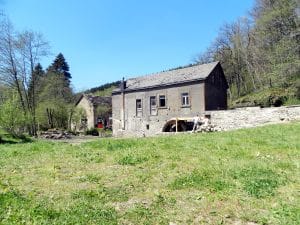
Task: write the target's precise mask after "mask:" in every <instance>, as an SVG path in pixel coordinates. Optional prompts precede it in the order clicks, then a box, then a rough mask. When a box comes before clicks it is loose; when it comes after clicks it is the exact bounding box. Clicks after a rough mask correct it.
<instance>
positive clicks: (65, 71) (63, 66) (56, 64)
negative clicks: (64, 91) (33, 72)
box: [48, 53, 72, 86]
mask: <svg viewBox="0 0 300 225" xmlns="http://www.w3.org/2000/svg"><path fill="white" fill-rule="evenodd" d="M69 70H70V68H69V65H68V63H67V61H66V59H65V57H64V55H63V54H62V53H59V54H58V55H57V56H56V58H55V60H54V61H53V63H52V64H51V65H50V66H49V68H48V72H52V73H56V74H61V75H63V77H64V79H65V81H66V85H67V86H69V85H70V83H71V81H70V80H71V78H72V76H71V73H70V71H69Z"/></svg>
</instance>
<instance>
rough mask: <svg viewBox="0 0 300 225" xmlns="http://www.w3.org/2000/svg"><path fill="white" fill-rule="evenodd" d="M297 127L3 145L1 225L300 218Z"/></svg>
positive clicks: (283, 220) (0, 156)
mask: <svg viewBox="0 0 300 225" xmlns="http://www.w3.org/2000/svg"><path fill="white" fill-rule="evenodd" d="M299 131H300V123H299V122H295V123H290V124H282V125H271V126H265V127H259V128H254V129H242V130H237V131H231V132H219V133H207V134H189V135H174V136H161V137H153V138H141V139H135V138H127V139H112V138H107V139H105V138H103V139H101V140H99V139H97V140H95V141H91V142H86V143H82V144H76V145H73V144H67V143H62V142H52V141H51V142H46V141H35V142H32V143H27V144H13V145H9V144H4V145H1V147H0V148H1V151H0V223H1V224H20V223H23V224H65V223H70V224H171V223H174V224H235V223H239V224H250V223H257V224H298V221H299V215H300V208H299V205H300V199H299V197H298V196H299V193H298V187H299V185H300V179H299V178H300V171H299V168H298V167H299V160H300V154H299V147H300V140H299V135H298V134H299ZM199 143H201V144H199ZM66 221H67V222H66Z"/></svg>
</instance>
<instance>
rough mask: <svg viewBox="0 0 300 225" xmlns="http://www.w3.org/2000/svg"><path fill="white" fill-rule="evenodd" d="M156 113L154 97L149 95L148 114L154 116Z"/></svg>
mask: <svg viewBox="0 0 300 225" xmlns="http://www.w3.org/2000/svg"><path fill="white" fill-rule="evenodd" d="M156 114H157V109H156V97H155V96H150V115H152V116H155V115H156Z"/></svg>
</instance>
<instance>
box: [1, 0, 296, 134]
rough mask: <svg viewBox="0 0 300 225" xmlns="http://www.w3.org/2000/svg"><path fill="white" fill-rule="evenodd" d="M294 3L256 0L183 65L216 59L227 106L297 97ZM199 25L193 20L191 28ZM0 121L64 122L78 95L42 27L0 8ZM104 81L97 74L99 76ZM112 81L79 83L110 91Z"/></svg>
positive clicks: (26, 126)
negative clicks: (21, 27) (19, 22)
mask: <svg viewBox="0 0 300 225" xmlns="http://www.w3.org/2000/svg"><path fill="white" fill-rule="evenodd" d="M299 24H300V6H299V3H298V2H297V0H256V1H255V3H254V6H253V8H252V9H251V10H250V11H249V13H248V15H247V16H245V17H242V18H239V19H237V20H236V21H234V22H233V23H228V24H224V25H223V26H222V27H221V28H220V31H219V34H218V35H217V37H216V39H215V40H214V41H213V42H212V43H211V45H210V46H209V47H208V48H207V50H206V51H204V52H202V53H200V54H199V55H198V56H197V57H196V58H195V59H194V62H193V63H192V64H191V65H194V64H198V63H199V64H202V63H208V62H211V61H220V62H221V65H222V67H223V69H224V73H225V76H226V78H227V81H228V83H229V87H230V88H229V90H228V96H229V101H228V102H229V104H230V105H229V107H237V106H250V105H251V106H252V105H260V106H264V107H266V106H279V105H283V104H285V105H288V104H299V103H300V28H299ZM199 29H200V28H199ZM0 30H1V31H0V106H1V107H0V128H1V129H3V130H5V131H6V132H8V133H10V134H12V135H13V136H16V137H20V136H22V135H23V134H24V133H28V134H29V135H31V136H36V135H37V132H38V131H39V130H47V129H51V128H61V129H70V128H71V121H72V119H73V120H74V119H76V118H79V117H78V115H77V114H78V112H76V109H75V107H74V106H75V103H76V101H77V100H78V96H79V95H81V94H82V93H74V91H73V89H72V85H71V79H72V75H71V73H70V68H69V65H68V63H67V61H66V59H65V57H64V55H63V54H62V53H59V54H58V55H57V56H56V57H55V58H54V59H53V62H52V63H51V64H50V65H49V66H48V67H47V68H43V67H42V65H41V64H40V62H41V60H42V59H43V58H44V57H47V56H49V55H50V52H51V51H50V47H49V43H48V42H47V41H46V40H45V39H44V37H43V35H42V34H40V33H37V32H34V31H31V30H25V31H22V32H20V31H17V30H15V28H14V26H13V24H12V22H11V21H10V20H9V19H8V17H7V16H6V15H3V14H1V15H0ZM103 83H104V82H103ZM118 84H119V82H118V81H116V82H113V83H108V84H104V85H102V86H100V87H95V88H92V89H90V90H87V91H85V93H89V94H94V95H102V96H103V95H106V96H107V95H110V94H111V91H112V89H113V88H114V87H116V86H117V85H118Z"/></svg>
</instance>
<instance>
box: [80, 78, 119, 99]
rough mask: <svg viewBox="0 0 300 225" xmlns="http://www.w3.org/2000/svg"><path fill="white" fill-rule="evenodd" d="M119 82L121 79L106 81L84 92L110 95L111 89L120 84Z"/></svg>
mask: <svg viewBox="0 0 300 225" xmlns="http://www.w3.org/2000/svg"><path fill="white" fill-rule="evenodd" d="M120 83H121V81H115V82H112V83H106V84H103V85H101V86H99V87H94V88H91V89H89V90H86V91H85V92H84V93H86V94H93V95H95V96H111V93H112V91H113V89H115V88H117V87H118V86H119V85H120Z"/></svg>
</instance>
